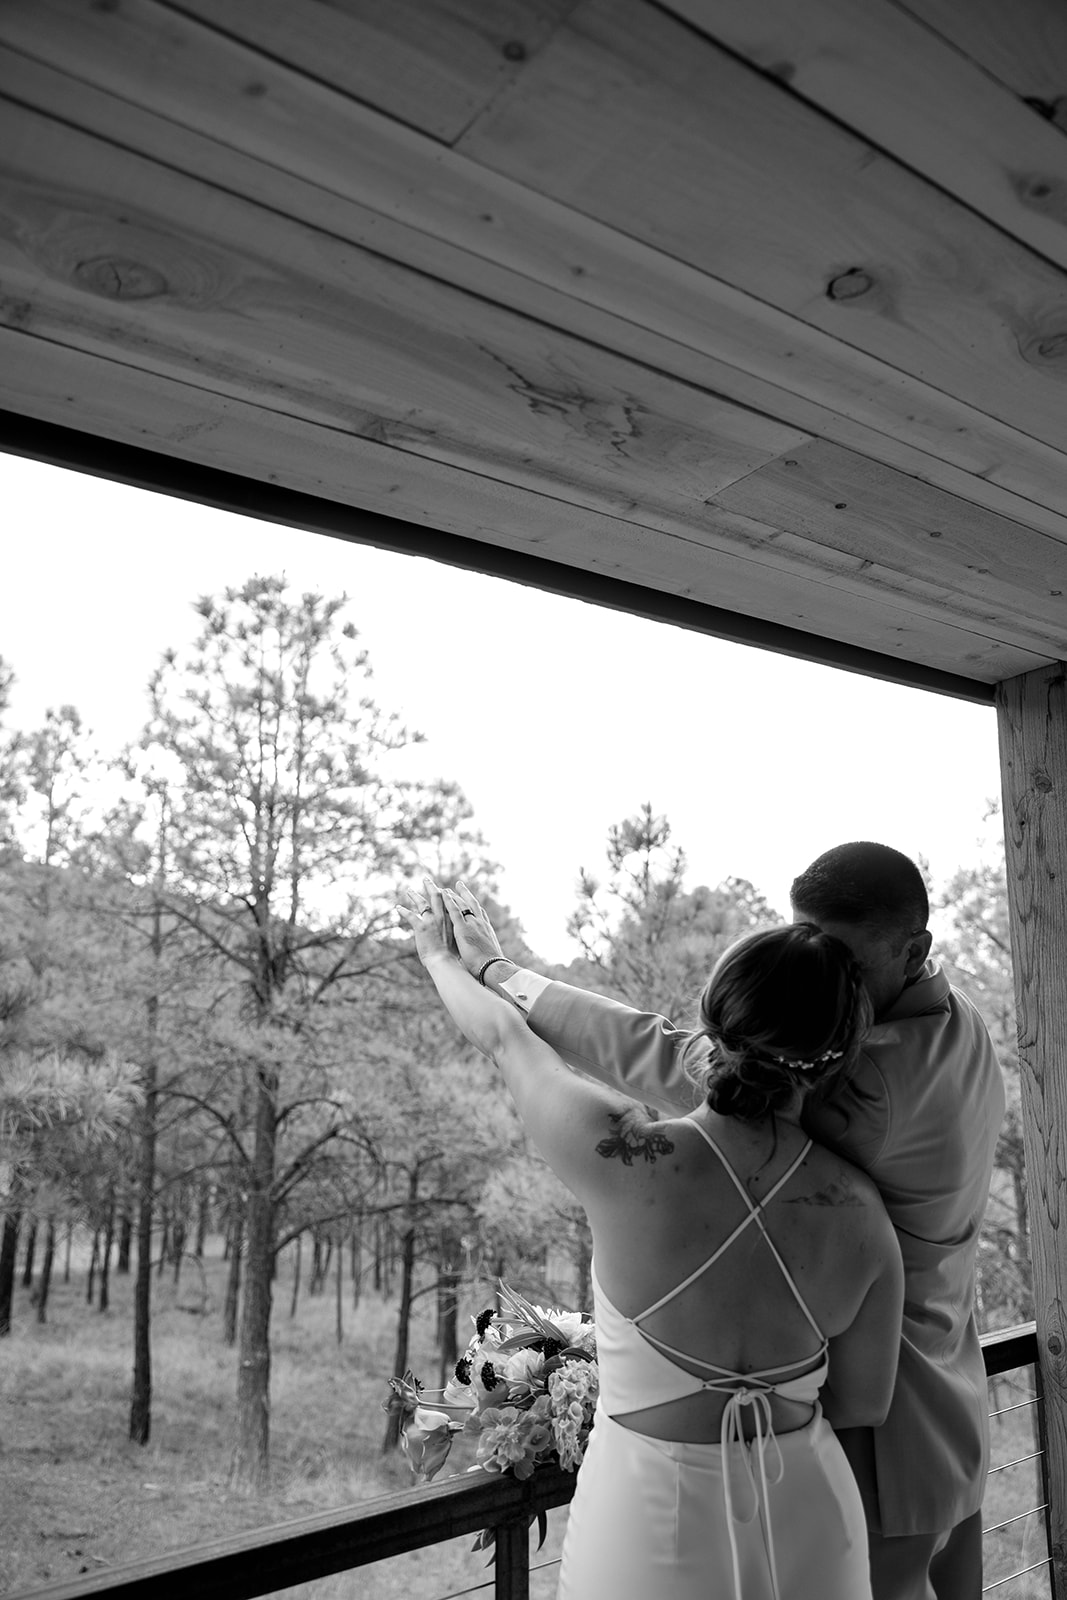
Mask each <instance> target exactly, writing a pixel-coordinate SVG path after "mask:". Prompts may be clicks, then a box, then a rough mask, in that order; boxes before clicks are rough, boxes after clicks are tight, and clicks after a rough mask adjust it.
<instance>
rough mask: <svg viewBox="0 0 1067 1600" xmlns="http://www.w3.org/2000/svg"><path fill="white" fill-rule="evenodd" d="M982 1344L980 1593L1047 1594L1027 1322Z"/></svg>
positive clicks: (1037, 1410)
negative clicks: (985, 1426)
mask: <svg viewBox="0 0 1067 1600" xmlns="http://www.w3.org/2000/svg"><path fill="white" fill-rule="evenodd" d="M982 1350H983V1354H984V1356H985V1364H986V1378H987V1381H988V1384H989V1394H990V1402H991V1406H990V1412H989V1429H990V1436H991V1452H990V1465H989V1477H988V1479H987V1482H986V1492H985V1499H984V1502H983V1506H982V1512H983V1524H984V1526H983V1567H984V1580H983V1587H982V1593H983V1594H987V1595H991V1596H993V1597H994V1600H1049V1596H1050V1595H1051V1588H1050V1557H1049V1524H1048V1514H1049V1504H1048V1492H1047V1481H1046V1472H1045V1414H1044V1402H1043V1399H1042V1395H1041V1385H1040V1375H1039V1372H1038V1368H1037V1338H1036V1332H1035V1328H1034V1324H1033V1323H1028V1324H1027V1325H1026V1326H1025V1327H1022V1328H1011V1329H1008V1330H1007V1331H1006V1332H1004V1333H997V1334H987V1335H986V1336H985V1338H983V1340H982Z"/></svg>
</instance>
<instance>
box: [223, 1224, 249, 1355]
mask: <svg viewBox="0 0 1067 1600" xmlns="http://www.w3.org/2000/svg"><path fill="white" fill-rule="evenodd" d="M244 1231H245V1230H244V1206H243V1203H242V1200H241V1197H240V1195H235V1196H234V1198H233V1202H232V1204H231V1207H230V1226H229V1228H228V1229H227V1239H228V1241H229V1256H230V1270H229V1272H228V1273H227V1274H226V1303H225V1306H224V1308H223V1314H222V1336H223V1338H224V1339H225V1341H226V1343H227V1344H230V1345H233V1344H236V1343H237V1307H238V1305H239V1303H240V1299H241V1259H242V1256H243V1254H244Z"/></svg>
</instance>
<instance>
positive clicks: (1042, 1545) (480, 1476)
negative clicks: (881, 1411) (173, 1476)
mask: <svg viewBox="0 0 1067 1600" xmlns="http://www.w3.org/2000/svg"><path fill="white" fill-rule="evenodd" d="M982 1349H983V1354H984V1356H985V1364H986V1376H987V1379H988V1380H989V1384H990V1389H991V1391H992V1395H993V1408H992V1411H991V1413H990V1415H991V1424H990V1425H991V1428H992V1430H993V1462H992V1465H991V1470H990V1476H989V1483H990V1488H988V1489H987V1494H986V1506H985V1508H984V1509H985V1511H986V1523H987V1526H986V1529H985V1565H986V1582H985V1587H984V1589H983V1593H984V1594H991V1595H993V1596H994V1597H996V1600H1000V1597H1003V1600H1048V1597H1049V1596H1050V1594H1051V1590H1050V1587H1049V1582H1050V1580H1049V1542H1048V1523H1047V1518H1048V1507H1047V1494H1046V1492H1045V1470H1044V1465H1045V1444H1044V1412H1043V1405H1042V1401H1041V1395H1040V1390H1039V1378H1038V1372H1037V1365H1036V1363H1037V1336H1036V1329H1035V1325H1034V1324H1033V1323H1028V1324H1026V1325H1025V1326H1024V1327H1021V1328H1011V1329H1008V1330H1006V1331H1005V1332H1003V1333H995V1334H987V1335H985V1336H984V1337H983V1340H982ZM1020 1374H1021V1375H1022V1376H1020ZM1002 1457H1003V1459H1002ZM994 1485H995V1487H993V1486H994ZM573 1492H574V1474H573V1473H570V1472H563V1471H562V1470H561V1469H559V1468H558V1467H542V1468H539V1469H538V1471H537V1472H535V1473H534V1475H533V1477H531V1478H529V1479H527V1480H526V1482H523V1483H520V1482H519V1481H518V1480H517V1479H516V1478H512V1477H502V1476H500V1475H499V1474H490V1473H486V1472H472V1473H467V1474H464V1475H463V1476H460V1477H456V1478H450V1479H447V1480H446V1481H445V1482H443V1483H435V1484H429V1485H427V1486H425V1487H422V1488H418V1489H409V1490H405V1491H404V1492H402V1493H400V1494H394V1495H389V1496H384V1497H382V1498H380V1499H376V1500H371V1501H368V1502H367V1503H366V1504H364V1505H360V1506H347V1507H344V1508H343V1509H341V1510H337V1511H328V1512H322V1513H319V1514H318V1515H315V1516H309V1517H300V1518H298V1519H296V1520H294V1521H292V1522H285V1523H280V1524H278V1525H276V1526H274V1527H271V1528H260V1529H255V1530H253V1531H252V1532H250V1533H245V1534H241V1535H238V1536H231V1537H229V1538H226V1539H219V1540H216V1541H215V1542H214V1543H212V1544H206V1545H202V1546H200V1548H199V1549H195V1550H188V1551H183V1552H172V1553H170V1554H168V1555H164V1556H158V1557H155V1558H154V1559H152V1560H148V1561H140V1562H137V1563H136V1564H135V1565H131V1566H127V1567H121V1568H117V1569H112V1570H110V1571H104V1572H99V1573H96V1574H94V1575H92V1576H91V1577H87V1578H79V1579H77V1580H75V1581H74V1582H71V1583H61V1584H53V1585H51V1586H50V1587H48V1588H46V1589H35V1590H32V1591H29V1590H26V1591H23V1594H22V1595H21V1596H19V1595H11V1596H9V1597H8V1600H28V1597H29V1595H30V1594H31V1593H32V1595H33V1600H90V1597H93V1600H189V1596H190V1595H195V1596H196V1597H197V1600H259V1597H260V1596H265V1595H275V1594H278V1593H279V1591H281V1590H284V1589H289V1588H292V1587H295V1586H296V1585H299V1584H305V1583H310V1582H313V1581H315V1580H317V1579H321V1578H326V1577H329V1576H331V1575H333V1574H336V1573H342V1572H352V1571H355V1570H356V1569H358V1568H362V1567H366V1566H369V1565H371V1564H372V1563H374V1562H378V1561H389V1560H392V1559H394V1558H396V1557H397V1556H401V1555H404V1554H407V1553H408V1552H410V1551H413V1550H421V1549H425V1548H427V1547H428V1546H432V1545H437V1544H442V1543H444V1542H445V1541H446V1540H449V1539H455V1538H462V1537H464V1536H467V1535H473V1534H478V1533H480V1532H481V1531H482V1530H483V1529H485V1528H492V1529H493V1530H494V1538H495V1550H496V1559H495V1561H494V1564H493V1568H492V1571H491V1573H490V1574H488V1575H485V1576H483V1575H482V1574H479V1575H478V1576H477V1577H475V1578H473V1580H472V1583H471V1585H470V1587H469V1588H460V1589H452V1590H449V1592H448V1595H447V1596H446V1595H445V1594H444V1593H441V1594H440V1595H439V1596H438V1597H437V1600H460V1597H461V1596H462V1597H465V1596H467V1595H474V1594H481V1595H489V1594H490V1593H491V1594H492V1595H493V1600H529V1595H530V1574H531V1570H533V1571H535V1572H536V1571H540V1570H542V1569H543V1568H545V1567H551V1566H553V1565H555V1564H556V1563H554V1562H552V1561H542V1562H539V1563H538V1562H535V1565H534V1567H533V1568H532V1569H531V1566H530V1528H531V1526H532V1525H533V1524H535V1523H536V1522H537V1521H538V1519H539V1518H540V1517H541V1516H542V1515H544V1514H546V1513H547V1512H549V1511H550V1510H553V1509H555V1508H556V1507H558V1506H563V1505H566V1504H567V1502H568V1501H569V1500H570V1498H571V1495H572V1494H573ZM991 1515H992V1516H993V1517H995V1519H996V1520H995V1521H992V1522H991V1521H990V1516H991ZM483 1559H484V1558H483ZM1017 1563H1018V1564H1017ZM352 1592H353V1593H354V1594H356V1595H358V1593H359V1589H358V1586H356V1587H354V1589H353V1591H352Z"/></svg>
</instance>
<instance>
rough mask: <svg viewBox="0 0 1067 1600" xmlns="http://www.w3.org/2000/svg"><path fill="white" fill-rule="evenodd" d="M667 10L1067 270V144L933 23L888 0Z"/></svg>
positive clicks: (788, 0)
mask: <svg viewBox="0 0 1067 1600" xmlns="http://www.w3.org/2000/svg"><path fill="white" fill-rule="evenodd" d="M662 3H663V5H664V6H665V8H666V9H667V10H668V11H670V12H672V13H674V14H675V15H676V16H678V17H681V18H682V19H683V20H684V21H686V22H689V23H691V24H692V25H693V26H694V27H695V28H697V29H698V30H699V31H700V32H701V33H703V34H705V35H706V36H707V37H708V38H710V39H712V40H713V41H714V42H716V43H719V44H724V45H726V46H727V47H728V48H729V49H731V50H733V51H735V52H736V53H737V54H738V55H740V56H743V57H744V59H745V60H746V61H748V62H750V63H751V64H752V65H753V66H754V67H757V68H759V70H760V71H762V72H765V73H768V74H769V75H770V76H771V77H773V78H776V79H778V80H780V81H781V82H783V83H785V84H787V85H788V86H789V88H790V90H792V91H793V92H794V93H796V94H798V95H800V96H802V97H803V98H804V99H805V100H807V101H809V102H811V103H812V104H813V105H815V106H817V107H819V109H820V110H822V111H826V112H829V113H830V114H831V115H832V116H834V117H836V118H837V119H838V120H839V121H840V122H842V123H844V124H845V125H846V126H847V127H848V128H850V129H851V130H852V131H853V132H855V133H858V134H861V135H862V136H863V137H864V138H865V139H868V140H870V142H871V144H872V145H875V146H877V147H878V148H879V149H880V150H883V151H885V152H887V153H888V154H890V155H892V156H893V157H895V158H896V160H898V161H901V162H903V163H904V165H905V166H908V167H910V168H911V169H912V171H913V172H916V173H919V174H921V176H922V177H924V178H926V179H929V180H930V182H932V183H935V184H937V185H938V186H939V187H940V188H942V189H943V190H944V191H945V192H946V193H947V194H950V195H952V196H954V197H955V198H956V199H957V200H961V201H963V202H964V204H965V205H968V206H970V207H971V208H972V210H974V211H976V212H977V213H978V214H979V215H980V216H982V217H985V218H988V219H989V220H990V221H991V222H995V223H996V224H997V225H998V227H1001V228H1003V229H1004V231H1005V232H1006V233H1009V234H1011V236H1012V237H1013V238H1015V239H1018V240H1020V241H1021V242H1022V243H1023V244H1027V245H1029V246H1030V247H1031V249H1033V250H1036V251H1038V252H1039V253H1040V254H1042V255H1044V256H1046V257H1047V258H1048V259H1049V260H1050V261H1054V262H1055V263H1056V264H1057V265H1058V266H1061V267H1067V140H1065V139H1064V138H1063V137H1062V135H1061V134H1060V132H1059V130H1058V129H1057V128H1056V127H1054V126H1053V125H1052V123H1051V122H1049V121H1048V120H1046V119H1045V118H1043V117H1041V116H1040V115H1038V114H1037V112H1036V111H1035V110H1034V109H1033V108H1032V107H1031V106H1029V105H1027V104H1026V103H1025V101H1024V100H1023V99H1021V98H1020V96H1019V95H1017V94H1016V93H1015V92H1014V91H1013V90H1011V89H1010V88H1008V87H1007V86H1006V85H1004V84H1001V83H999V82H997V80H996V79H995V78H992V77H990V76H989V75H988V74H987V73H985V72H984V71H982V69H981V68H980V67H979V66H977V65H976V63H975V62H974V61H972V60H970V59H969V58H968V57H967V56H965V55H963V54H961V53H960V51H959V50H958V49H957V48H956V47H955V45H953V44H951V43H949V41H948V40H946V39H942V38H941V37H940V36H939V35H938V34H937V33H934V32H933V31H932V30H931V29H930V28H928V27H927V26H926V24H925V23H923V22H922V21H920V20H918V19H913V18H912V17H910V16H908V15H907V13H906V12H902V11H900V10H897V9H893V8H890V7H889V6H887V5H886V4H885V3H884V0H806V3H805V5H803V6H798V5H797V4H796V0H760V3H759V4H758V5H753V4H752V3H751V0H662ZM1065 324H1067V318H1065Z"/></svg>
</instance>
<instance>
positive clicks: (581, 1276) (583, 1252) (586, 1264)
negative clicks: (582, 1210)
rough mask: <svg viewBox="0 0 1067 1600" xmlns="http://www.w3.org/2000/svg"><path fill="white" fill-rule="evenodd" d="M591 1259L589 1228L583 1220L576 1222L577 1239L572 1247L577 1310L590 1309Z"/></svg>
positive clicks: (591, 1247)
mask: <svg viewBox="0 0 1067 1600" xmlns="http://www.w3.org/2000/svg"><path fill="white" fill-rule="evenodd" d="M592 1259H593V1244H592V1239H591V1237H590V1234H589V1229H588V1227H587V1226H586V1224H585V1223H584V1222H579V1224H578V1240H577V1243H576V1245H575V1249H574V1265H575V1269H576V1274H577V1279H578V1282H577V1287H576V1298H577V1302H578V1310H579V1311H588V1310H590V1309H591V1307H592V1304H593V1300H592V1293H593V1291H592V1285H591V1284H590V1281H589V1271H590V1264H591V1262H592Z"/></svg>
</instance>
